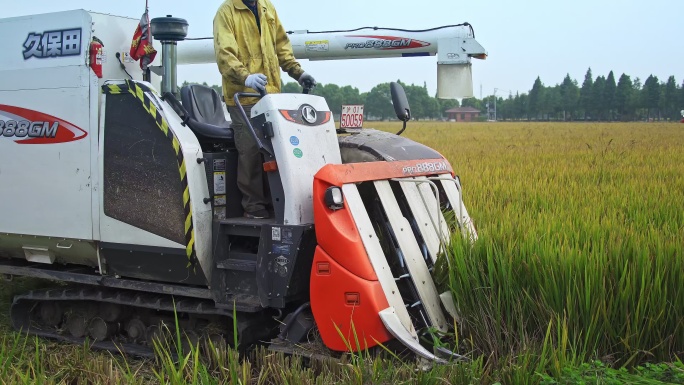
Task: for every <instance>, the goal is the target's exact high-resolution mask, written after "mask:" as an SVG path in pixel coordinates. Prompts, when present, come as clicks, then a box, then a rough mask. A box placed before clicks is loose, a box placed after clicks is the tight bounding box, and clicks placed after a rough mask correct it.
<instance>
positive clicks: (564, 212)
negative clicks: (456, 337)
mask: <svg viewBox="0 0 684 385" xmlns="http://www.w3.org/2000/svg"><path fill="white" fill-rule="evenodd" d="M382 127H385V128H386V129H391V128H390V127H389V126H382ZM408 136H410V137H411V138H413V139H415V140H417V141H419V142H422V143H425V144H427V145H429V146H431V147H434V148H436V149H438V150H440V151H441V153H442V154H443V155H444V156H445V157H447V158H448V159H449V160H450V161H451V164H452V166H453V167H454V170H455V171H456V173H457V174H458V175H460V177H461V180H462V183H463V186H464V187H463V188H464V199H465V203H466V205H467V206H468V208H469V210H470V214H471V216H472V217H473V219H474V221H475V223H476V226H477V228H478V230H479V234H480V240H479V241H478V242H477V243H476V244H475V245H474V246H473V247H472V248H471V247H469V246H467V245H456V246H455V247H454V253H453V255H452V256H451V257H452V258H453V260H454V263H452V271H450V272H449V275H450V284H451V289H452V291H453V293H454V295H455V297H456V299H457V302H458V306H459V310H460V312H461V315H462V316H463V320H462V324H461V325H460V327H461V331H462V335H461V336H462V337H463V338H468V339H469V340H470V341H471V342H472V345H473V346H472V349H474V350H476V351H478V352H479V353H481V354H484V355H486V356H491V357H493V358H495V359H496V358H498V357H504V356H507V355H510V354H516V353H517V352H521V351H524V350H525V349H529V348H530V347H533V346H537V347H540V350H541V346H542V345H544V342H545V341H546V342H547V345H548V344H552V345H553V347H554V348H555V349H557V352H556V353H555V354H556V355H558V354H560V355H562V357H556V366H558V367H560V365H561V362H559V361H562V359H563V357H565V358H571V359H573V360H577V361H580V362H581V361H584V360H587V359H593V358H598V359H603V360H604V361H608V362H616V363H619V364H630V365H631V364H637V363H640V362H643V361H659V360H675V359H676V356H679V357H681V355H682V354H684V162H683V161H684V125H682V124H653V123H650V124H572V123H487V124H484V123H483V124H457V123H450V124H438V125H435V124H432V123H418V124H412V125H411V127H410V129H409V131H408Z"/></svg>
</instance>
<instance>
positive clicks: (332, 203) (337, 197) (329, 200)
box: [325, 186, 344, 210]
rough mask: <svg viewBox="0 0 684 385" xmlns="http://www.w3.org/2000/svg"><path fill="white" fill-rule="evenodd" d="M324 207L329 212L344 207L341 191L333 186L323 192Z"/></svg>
mask: <svg viewBox="0 0 684 385" xmlns="http://www.w3.org/2000/svg"><path fill="white" fill-rule="evenodd" d="M325 205H326V206H328V208H329V209H330V210H341V209H342V208H343V207H344V197H343V196H342V189H340V188H339V187H334V186H333V187H330V188H329V189H327V190H325Z"/></svg>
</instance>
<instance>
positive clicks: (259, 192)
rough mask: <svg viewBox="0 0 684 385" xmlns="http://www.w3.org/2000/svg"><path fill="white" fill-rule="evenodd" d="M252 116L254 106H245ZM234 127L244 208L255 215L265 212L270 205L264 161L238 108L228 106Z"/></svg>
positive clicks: (239, 185)
mask: <svg viewBox="0 0 684 385" xmlns="http://www.w3.org/2000/svg"><path fill="white" fill-rule="evenodd" d="M243 107H244V109H245V112H246V113H247V116H250V113H251V111H252V107H254V105H243ZM228 112H229V113H230V119H231V120H232V121H233V124H232V127H233V131H234V132H235V147H237V150H238V171H237V183H238V188H239V189H240V191H241V192H242V208H243V209H244V210H245V211H246V212H248V213H253V212H255V211H257V210H264V209H266V206H267V205H268V203H269V202H268V200H267V198H266V194H265V190H264V188H265V187H266V186H265V183H264V161H263V158H262V155H261V154H260V153H259V150H258V148H257V145H256V142H255V141H254V138H253V137H252V134H251V133H250V132H249V127H247V125H246V124H245V122H244V120H243V119H242V115H241V114H240V110H239V109H238V107H234V106H228Z"/></svg>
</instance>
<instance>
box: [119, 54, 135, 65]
mask: <svg viewBox="0 0 684 385" xmlns="http://www.w3.org/2000/svg"><path fill="white" fill-rule="evenodd" d="M119 56H120V57H122V58H123V62H124V63H135V60H133V58H132V57H131V53H130V52H128V51H123V52H121V54H120V55H119Z"/></svg>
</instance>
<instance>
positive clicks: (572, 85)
mask: <svg viewBox="0 0 684 385" xmlns="http://www.w3.org/2000/svg"><path fill="white" fill-rule="evenodd" d="M560 96H561V107H562V110H563V120H572V119H573V114H574V111H575V110H576V109H577V103H578V102H579V97H580V89H579V87H578V86H577V81H576V80H574V79H572V78H571V77H570V74H567V75H565V79H563V83H561V85H560Z"/></svg>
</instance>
